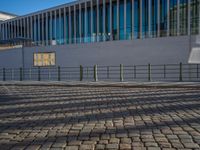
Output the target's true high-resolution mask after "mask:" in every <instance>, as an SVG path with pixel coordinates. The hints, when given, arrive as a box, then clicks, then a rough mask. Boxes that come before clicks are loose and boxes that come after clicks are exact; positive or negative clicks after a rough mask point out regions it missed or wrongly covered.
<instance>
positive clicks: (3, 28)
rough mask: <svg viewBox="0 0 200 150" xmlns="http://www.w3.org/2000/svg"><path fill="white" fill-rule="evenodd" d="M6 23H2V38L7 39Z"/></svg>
mask: <svg viewBox="0 0 200 150" xmlns="http://www.w3.org/2000/svg"><path fill="white" fill-rule="evenodd" d="M4 25H5V24H4V23H2V40H4V39H5V26H4Z"/></svg>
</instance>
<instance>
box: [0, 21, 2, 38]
mask: <svg viewBox="0 0 200 150" xmlns="http://www.w3.org/2000/svg"><path fill="white" fill-rule="evenodd" d="M0 40H2V27H1V23H0Z"/></svg>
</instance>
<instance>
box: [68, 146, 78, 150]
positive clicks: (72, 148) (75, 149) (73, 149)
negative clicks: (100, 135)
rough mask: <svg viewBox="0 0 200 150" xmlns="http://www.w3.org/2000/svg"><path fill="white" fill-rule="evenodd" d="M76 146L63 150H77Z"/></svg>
mask: <svg viewBox="0 0 200 150" xmlns="http://www.w3.org/2000/svg"><path fill="white" fill-rule="evenodd" d="M78 148H79V147H78V146H66V147H65V150H78Z"/></svg>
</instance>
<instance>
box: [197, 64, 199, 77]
mask: <svg viewBox="0 0 200 150" xmlns="http://www.w3.org/2000/svg"><path fill="white" fill-rule="evenodd" d="M197 78H199V65H198V64H197Z"/></svg>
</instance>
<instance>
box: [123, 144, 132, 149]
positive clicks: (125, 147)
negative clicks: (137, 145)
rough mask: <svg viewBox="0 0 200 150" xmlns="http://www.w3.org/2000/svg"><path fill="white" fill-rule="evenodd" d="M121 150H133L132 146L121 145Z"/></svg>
mask: <svg viewBox="0 0 200 150" xmlns="http://www.w3.org/2000/svg"><path fill="white" fill-rule="evenodd" d="M120 149H124V150H128V149H131V144H120Z"/></svg>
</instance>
